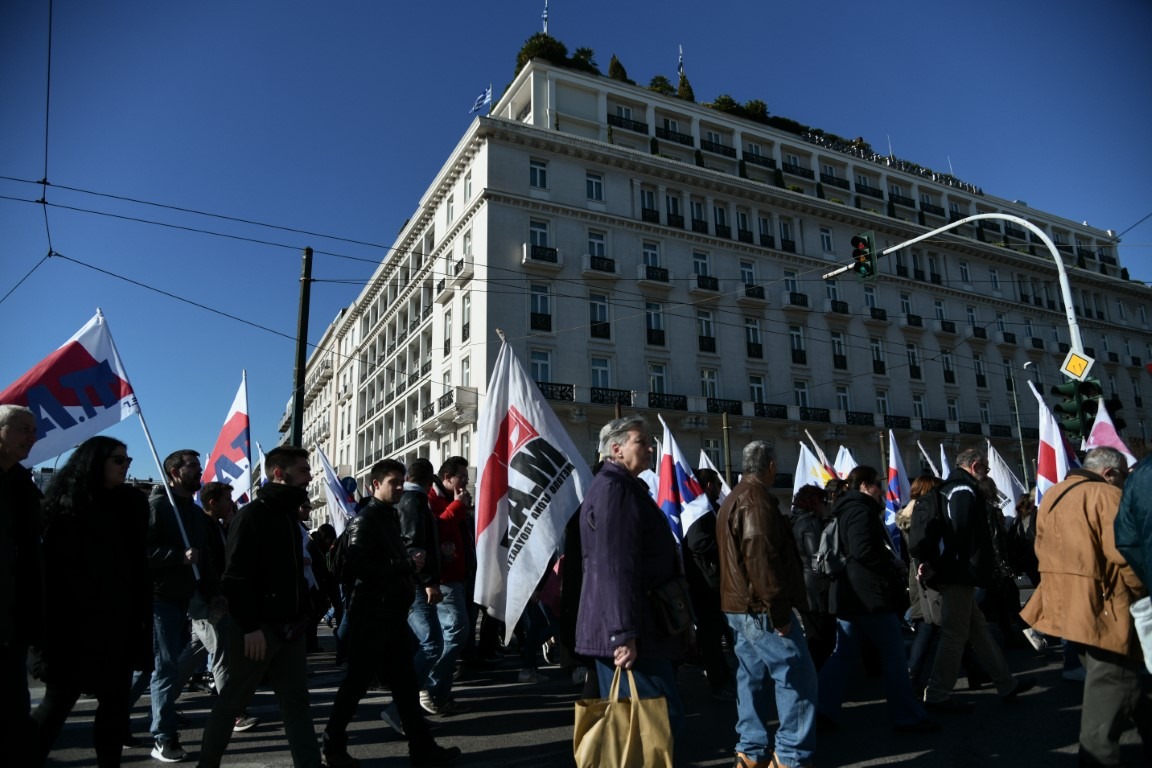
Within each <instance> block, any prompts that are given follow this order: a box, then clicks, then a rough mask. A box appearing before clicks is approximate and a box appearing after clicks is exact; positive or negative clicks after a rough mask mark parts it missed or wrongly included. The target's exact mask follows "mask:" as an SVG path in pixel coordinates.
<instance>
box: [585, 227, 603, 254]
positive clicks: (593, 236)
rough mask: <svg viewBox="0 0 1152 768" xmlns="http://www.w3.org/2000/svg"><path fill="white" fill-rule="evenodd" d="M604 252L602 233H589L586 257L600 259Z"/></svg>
mask: <svg viewBox="0 0 1152 768" xmlns="http://www.w3.org/2000/svg"><path fill="white" fill-rule="evenodd" d="M605 252H606V250H605V248H604V233H603V232H596V231H595V230H593V231H590V232H589V233H588V255H589V256H593V257H601V258H602V257H603V256H604V254H605Z"/></svg>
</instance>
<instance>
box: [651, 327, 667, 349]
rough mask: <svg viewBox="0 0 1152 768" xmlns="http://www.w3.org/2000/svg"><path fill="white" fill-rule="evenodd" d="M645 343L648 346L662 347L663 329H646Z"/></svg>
mask: <svg viewBox="0 0 1152 768" xmlns="http://www.w3.org/2000/svg"><path fill="white" fill-rule="evenodd" d="M647 331H648V333H647V341H648V343H649V344H651V345H653V346H656V347H662V346H664V329H663V328H649V329H647Z"/></svg>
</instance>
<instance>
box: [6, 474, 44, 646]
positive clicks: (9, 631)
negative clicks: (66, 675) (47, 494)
mask: <svg viewBox="0 0 1152 768" xmlns="http://www.w3.org/2000/svg"><path fill="white" fill-rule="evenodd" d="M40 499H41V494H40V489H39V488H37V487H36V484H35V483H33V482H32V473H31V472H30V471H29V470H28V469H27V468H25V467H23V466H21V465H20V464H13V465H12V466H11V467H10V468H9V469H8V470H0V510H2V511H3V514H2V515H0V646H5V645H8V644H13V645H16V646H25V645H31V644H34V643H37V642H39V641H40V640H41V639H42V638H43V636H44V600H43V584H42V577H41V574H42V571H43V565H42V563H41V552H40V536H41V527H42V526H41V517H40Z"/></svg>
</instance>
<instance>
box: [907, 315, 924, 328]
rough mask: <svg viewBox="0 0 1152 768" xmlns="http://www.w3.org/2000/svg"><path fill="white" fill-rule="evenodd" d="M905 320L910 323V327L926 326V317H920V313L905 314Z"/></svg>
mask: <svg viewBox="0 0 1152 768" xmlns="http://www.w3.org/2000/svg"><path fill="white" fill-rule="evenodd" d="M904 322H906V323H907V324H908V327H909V328H923V327H924V318H922V317H920V315H905V316H904Z"/></svg>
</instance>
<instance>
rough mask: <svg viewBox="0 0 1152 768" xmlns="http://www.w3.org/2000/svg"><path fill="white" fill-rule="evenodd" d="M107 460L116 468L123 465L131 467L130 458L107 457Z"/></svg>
mask: <svg viewBox="0 0 1152 768" xmlns="http://www.w3.org/2000/svg"><path fill="white" fill-rule="evenodd" d="M108 460H109V461H111V462H112V463H113V464H115V465H116V466H118V467H122V466H124V465H125V464H127V465H128V466H132V457H131V456H109V457H108Z"/></svg>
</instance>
